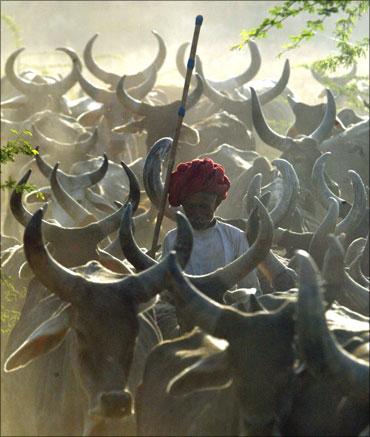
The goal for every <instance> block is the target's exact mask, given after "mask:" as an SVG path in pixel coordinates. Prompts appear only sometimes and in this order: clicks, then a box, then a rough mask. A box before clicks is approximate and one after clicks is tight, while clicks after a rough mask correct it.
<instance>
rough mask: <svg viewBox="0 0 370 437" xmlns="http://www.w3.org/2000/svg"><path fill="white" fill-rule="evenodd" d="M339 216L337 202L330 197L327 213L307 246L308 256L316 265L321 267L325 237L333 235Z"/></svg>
mask: <svg viewBox="0 0 370 437" xmlns="http://www.w3.org/2000/svg"><path fill="white" fill-rule="evenodd" d="M338 216H339V205H338V202H337V201H336V200H335V199H334V198H333V197H332V198H331V199H330V206H329V209H328V212H327V214H326V216H325V218H324V220H323V221H322V223H321V224H320V226H319V227H318V228H317V230H316V232H315V234H314V235H313V237H312V240H311V242H310V246H309V252H310V255H311V256H312V257H313V259H314V260H315V262H316V264H317V265H318V266H319V267H321V266H322V262H323V259H324V254H325V250H326V246H327V237H328V235H329V234H334V232H335V227H336V225H337V220H338Z"/></svg>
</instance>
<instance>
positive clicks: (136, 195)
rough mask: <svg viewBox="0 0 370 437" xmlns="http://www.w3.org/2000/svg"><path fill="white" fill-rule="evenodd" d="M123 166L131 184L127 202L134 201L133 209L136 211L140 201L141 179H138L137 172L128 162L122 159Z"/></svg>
mask: <svg viewBox="0 0 370 437" xmlns="http://www.w3.org/2000/svg"><path fill="white" fill-rule="evenodd" d="M121 166H122V167H123V169H124V170H125V172H126V175H127V177H128V180H129V186H130V193H129V197H128V199H127V201H126V202H131V203H132V209H133V211H134V212H135V211H136V210H137V208H138V206H139V203H140V184H139V181H138V180H137V177H136V175H135V173H134V172H133V171H132V170H131V168H130V167H129V166H128V165H127V164H125V163H124V162H123V161H121Z"/></svg>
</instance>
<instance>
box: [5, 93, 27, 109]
mask: <svg viewBox="0 0 370 437" xmlns="http://www.w3.org/2000/svg"><path fill="white" fill-rule="evenodd" d="M27 102H28V97H26V96H23V95H21V96H15V97H11V98H10V99H8V100H4V101H2V102H1V109H19V108H21V107H22V106H23V105H25V104H26V103H27Z"/></svg>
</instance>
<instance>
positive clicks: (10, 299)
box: [1, 275, 27, 334]
mask: <svg viewBox="0 0 370 437" xmlns="http://www.w3.org/2000/svg"><path fill="white" fill-rule="evenodd" d="M26 293H27V289H26V288H25V287H23V289H21V290H20V291H19V290H16V288H15V287H14V285H13V283H12V281H11V278H10V277H9V276H5V275H1V334H9V333H10V332H11V330H12V329H13V328H14V325H15V324H16V322H17V321H18V319H19V317H20V309H21V308H22V305H23V302H24V299H25V297H26Z"/></svg>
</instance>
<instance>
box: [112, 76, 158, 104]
mask: <svg viewBox="0 0 370 437" xmlns="http://www.w3.org/2000/svg"><path fill="white" fill-rule="evenodd" d="M156 80H157V71H156V70H155V69H153V70H152V71H151V72H150V73H149V75H148V77H147V79H145V81H144V82H142V83H141V84H139V85H137V86H136V87H133V88H130V90H129V91H130V95H131V96H132V97H134V98H135V99H143V98H144V97H145V96H146V95H147V94H148V93H150V91H151V90H152V89H153V87H154V84H155V82H156ZM118 82H119V80H118V81H117V84H118ZM115 90H116V93H117V86H116V88H115ZM117 99H118V97H117Z"/></svg>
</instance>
